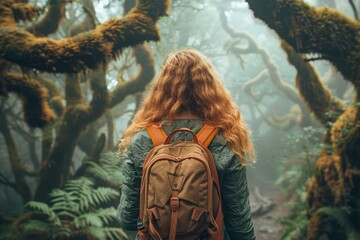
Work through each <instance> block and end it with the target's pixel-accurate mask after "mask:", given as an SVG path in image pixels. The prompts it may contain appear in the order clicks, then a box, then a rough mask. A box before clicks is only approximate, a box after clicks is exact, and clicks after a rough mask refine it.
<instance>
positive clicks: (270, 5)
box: [247, 0, 360, 239]
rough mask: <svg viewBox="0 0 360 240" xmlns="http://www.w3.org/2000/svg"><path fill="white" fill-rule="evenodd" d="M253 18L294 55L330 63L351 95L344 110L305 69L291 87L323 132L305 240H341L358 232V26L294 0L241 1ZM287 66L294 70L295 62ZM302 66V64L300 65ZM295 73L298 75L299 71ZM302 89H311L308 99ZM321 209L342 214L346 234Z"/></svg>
mask: <svg viewBox="0 0 360 240" xmlns="http://www.w3.org/2000/svg"><path fill="white" fill-rule="evenodd" d="M247 2H248V3H249V6H250V8H251V9H252V10H253V12H254V15H255V16H256V17H258V18H260V19H262V20H263V21H264V22H265V23H266V24H267V25H268V26H269V27H270V28H272V29H274V30H275V31H276V32H277V33H278V35H279V36H280V37H281V38H283V39H284V40H285V41H286V42H287V43H289V44H290V45H291V46H292V47H293V48H294V49H295V50H296V51H297V52H299V53H315V54H318V55H319V56H320V57H321V58H322V59H325V60H328V61H329V62H331V63H332V64H333V65H334V66H335V67H336V68H337V69H338V70H339V72H340V73H341V74H342V75H343V76H344V78H345V79H346V80H347V81H349V82H351V83H352V84H353V85H354V87H355V89H356V97H355V99H354V102H353V103H352V104H350V105H347V106H346V105H344V104H343V103H341V102H339V101H338V100H336V99H335V98H333V97H332V95H331V93H330V92H329V91H328V90H327V89H326V88H324V87H323V85H322V84H320V83H318V82H315V81H314V80H310V79H311V78H310V75H309V76H306V74H311V71H310V69H309V68H301V69H300V70H301V72H303V73H304V74H303V75H302V76H300V75H299V76H298V79H297V84H298V87H299V89H300V92H301V95H302V97H303V98H304V100H305V101H306V103H307V105H308V107H309V109H310V110H311V111H312V112H313V113H314V114H315V116H316V117H317V118H318V119H319V121H320V122H321V123H322V124H323V125H324V126H327V128H328V131H327V134H326V136H325V140H324V141H325V143H327V145H326V147H324V148H323V149H322V150H321V151H320V154H319V157H318V160H317V163H316V173H315V175H314V176H313V178H312V181H311V184H310V186H309V190H308V198H307V199H308V203H309V205H310V207H311V210H312V212H311V215H310V222H309V225H308V233H307V234H308V239H320V238H321V237H322V236H325V237H327V239H346V238H348V237H349V236H347V235H350V234H353V236H355V235H357V236H358V235H359V233H360V230H359V229H360V228H359V225H358V224H359V222H360V211H359V205H360V204H359V199H360V191H359V190H360V175H359V170H360V161H359V160H360V127H359V126H360V112H359V102H360V78H359V77H360V75H359V73H360V61H359V60H360V55H359V52H360V37H359V36H360V35H359V33H360V26H359V24H358V22H357V21H354V20H352V19H350V18H348V17H346V16H344V15H343V14H341V13H339V12H338V11H336V10H334V9H330V8H315V7H311V6H310V5H308V4H306V3H304V2H303V1H300V0H295V1H290V0H271V1H269V0H266V1H265V0H247ZM288 53H289V61H290V62H291V63H292V64H293V65H294V66H296V67H299V66H300V65H299V58H298V57H295V58H293V57H294V55H293V54H291V53H290V52H288ZM302 66H304V64H302ZM299 72H300V71H299ZM305 89H313V91H312V94H308V93H307V91H303V90H305ZM324 207H329V208H334V207H336V208H338V210H343V211H342V214H343V216H345V219H343V221H344V220H345V221H346V223H347V226H346V228H343V227H339V223H338V221H336V220H334V219H333V218H331V217H330V216H329V215H327V214H325V213H324V212H323V211H322V209H324Z"/></svg>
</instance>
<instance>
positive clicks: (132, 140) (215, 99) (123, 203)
mask: <svg viewBox="0 0 360 240" xmlns="http://www.w3.org/2000/svg"><path fill="white" fill-rule="evenodd" d="M152 122H161V123H162V127H163V129H164V130H165V132H166V133H167V134H169V133H170V132H171V131H172V130H174V129H177V128H181V127H186V128H190V129H191V130H193V131H194V132H195V133H196V132H198V131H199V129H200V128H201V127H202V125H203V124H204V123H211V124H213V125H215V126H216V127H218V128H219V129H220V131H219V133H218V135H217V136H216V137H215V138H214V140H213V141H212V142H211V144H210V145H209V150H210V152H211V153H212V154H213V156H214V159H215V162H216V168H217V171H218V175H219V181H220V189H221V195H222V206H223V213H224V226H225V232H226V233H227V234H225V236H226V235H228V236H227V237H229V239H236V240H241V239H255V236H254V230H253V224H252V221H251V214H250V206H249V198H248V197H249V192H248V187H247V180H246V168H245V165H246V164H248V163H253V162H255V160H254V154H255V151H254V147H253V144H252V143H251V141H250V139H249V135H250V133H249V130H248V129H247V128H246V125H245V122H244V120H243V119H242V118H241V116H240V112H239V110H238V108H237V107H236V105H235V103H234V102H233V101H232V99H231V97H230V95H229V93H228V92H227V91H226V89H225V88H224V86H223V85H222V83H221V81H220V78H219V77H218V75H217V74H216V72H215V69H214V67H213V66H212V64H211V63H210V62H209V60H208V59H207V58H206V57H205V56H204V55H202V54H201V53H199V52H198V51H196V50H192V49H187V50H181V51H178V52H175V53H173V54H170V55H169V56H168V57H167V58H166V60H165V62H164V65H163V68H162V71H161V73H160V76H159V77H158V78H157V79H156V81H155V83H154V85H153V86H152V88H151V90H150V92H149V94H148V95H147V97H146V99H145V100H144V102H143V104H142V105H141V107H140V109H139V111H138V112H137V113H136V115H135V117H134V119H133V122H132V124H131V125H130V126H129V127H128V129H127V130H126V131H125V137H124V139H123V140H122V141H121V143H120V145H119V152H120V153H125V152H126V156H125V162H124V181H123V187H122V195H121V199H120V204H119V208H118V218H119V221H120V224H121V227H122V228H123V229H125V230H130V231H136V222H137V217H138V215H139V201H140V182H141V172H142V164H143V161H144V159H145V156H146V154H147V153H148V152H149V151H150V150H151V149H152V148H153V144H152V141H151V139H150V137H149V135H148V133H147V132H146V130H144V129H145V127H146V126H147V125H148V124H149V123H152ZM174 138H175V141H179V140H187V136H186V135H181V134H178V135H175V136H174ZM225 239H226V237H225Z"/></svg>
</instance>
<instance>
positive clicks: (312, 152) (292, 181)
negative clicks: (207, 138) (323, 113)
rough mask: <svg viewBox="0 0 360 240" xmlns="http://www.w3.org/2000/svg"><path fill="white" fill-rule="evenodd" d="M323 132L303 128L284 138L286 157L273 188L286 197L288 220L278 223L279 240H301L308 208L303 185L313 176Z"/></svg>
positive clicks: (306, 222) (304, 233) (305, 226)
mask: <svg viewBox="0 0 360 240" xmlns="http://www.w3.org/2000/svg"><path fill="white" fill-rule="evenodd" d="M323 133H324V130H323V129H316V128H313V127H306V128H303V129H302V130H301V131H298V132H295V133H294V134H291V135H289V136H287V137H286V139H285V144H284V145H285V148H284V149H286V151H287V152H286V153H285V155H284V160H283V162H282V169H281V172H282V175H281V176H280V177H279V178H278V180H277V182H276V183H277V184H279V185H281V186H282V187H283V189H284V192H286V194H287V198H288V200H287V208H288V209H289V211H290V214H289V216H287V217H285V218H283V219H281V222H282V223H283V224H284V226H285V230H284V233H283V235H282V238H281V239H282V240H288V239H292V240H293V239H305V238H306V234H307V224H308V216H309V208H308V205H307V204H306V203H305V202H306V194H307V185H308V183H309V181H310V179H311V177H312V175H313V173H314V169H315V161H316V156H317V154H318V152H319V149H320V148H321V147H322V145H321V144H320V138H321V137H322V135H323Z"/></svg>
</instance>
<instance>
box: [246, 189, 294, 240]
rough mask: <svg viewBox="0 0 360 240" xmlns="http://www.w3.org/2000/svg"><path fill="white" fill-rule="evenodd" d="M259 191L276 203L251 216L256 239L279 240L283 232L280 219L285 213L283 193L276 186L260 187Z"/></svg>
mask: <svg viewBox="0 0 360 240" xmlns="http://www.w3.org/2000/svg"><path fill="white" fill-rule="evenodd" d="M260 191H261V195H262V196H263V197H266V198H268V199H271V200H272V201H274V202H275V204H276V205H275V206H274V207H273V208H272V209H271V210H270V211H269V212H267V213H265V214H263V215H260V216H253V217H252V220H253V223H254V228H255V234H256V239H257V240H279V239H280V237H281V235H282V232H283V226H282V224H281V222H280V219H281V218H282V217H285V216H286V215H287V210H286V207H285V199H284V194H283V193H282V192H281V191H280V190H279V189H277V188H267V189H261V190H260ZM251 195H253V192H251V193H250V197H251ZM250 201H251V198H250Z"/></svg>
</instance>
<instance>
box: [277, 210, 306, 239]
mask: <svg viewBox="0 0 360 240" xmlns="http://www.w3.org/2000/svg"><path fill="white" fill-rule="evenodd" d="M282 223H283V224H285V226H286V227H285V230H284V232H283V234H282V236H281V240H295V239H305V238H306V233H307V225H308V218H307V212H305V211H303V212H300V213H299V214H297V215H296V216H295V218H293V219H292V218H290V217H287V218H284V219H282Z"/></svg>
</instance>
